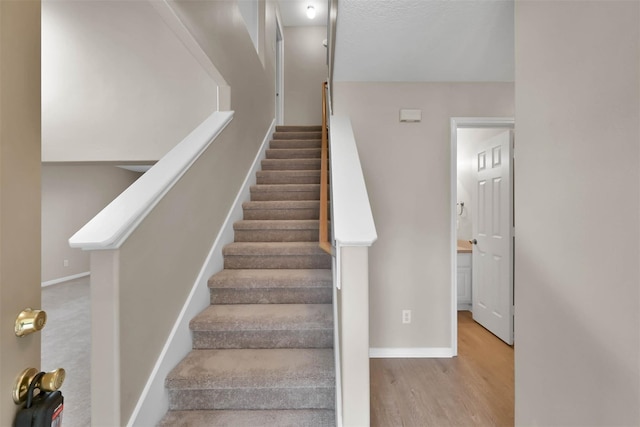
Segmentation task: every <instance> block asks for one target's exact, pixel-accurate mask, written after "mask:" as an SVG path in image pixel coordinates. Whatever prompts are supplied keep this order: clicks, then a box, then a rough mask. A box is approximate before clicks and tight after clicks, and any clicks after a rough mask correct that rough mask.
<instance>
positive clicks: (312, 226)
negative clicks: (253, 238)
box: [233, 219, 320, 231]
mask: <svg viewBox="0 0 640 427" xmlns="http://www.w3.org/2000/svg"><path fill="white" fill-rule="evenodd" d="M319 226H320V224H319V222H318V221H317V220H314V219H295V220H293V219H292V220H262V221H257V220H241V221H237V222H236V223H234V224H233V229H234V230H236V231H238V230H263V229H270V230H274V229H275V230H317V229H318V227H319Z"/></svg>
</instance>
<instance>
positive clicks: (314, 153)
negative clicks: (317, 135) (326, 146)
mask: <svg viewBox="0 0 640 427" xmlns="http://www.w3.org/2000/svg"><path fill="white" fill-rule="evenodd" d="M320 154H321V153H320V149H319V148H318V149H307V150H296V149H277V150H274V149H269V150H267V152H266V157H267V159H319V158H320Z"/></svg>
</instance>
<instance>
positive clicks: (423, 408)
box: [370, 311, 514, 427]
mask: <svg viewBox="0 0 640 427" xmlns="http://www.w3.org/2000/svg"><path fill="white" fill-rule="evenodd" d="M370 366H371V368H370V369H371V426H372V427H396V426H407V427H413V426H438V427H439V426H513V425H514V376H513V348H512V347H510V346H508V345H507V344H505V343H504V342H502V341H500V340H499V339H498V338H496V337H495V336H494V335H493V334H491V333H490V332H488V331H487V330H486V329H484V328H483V327H482V326H480V325H478V324H477V323H475V322H474V321H473V320H472V318H471V313H470V312H467V311H464V312H458V357H455V358H450V359H371V365H370Z"/></svg>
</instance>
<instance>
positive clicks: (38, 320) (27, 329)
mask: <svg viewBox="0 0 640 427" xmlns="http://www.w3.org/2000/svg"><path fill="white" fill-rule="evenodd" d="M46 323H47V313H45V312H44V311H43V310H32V309H30V308H25V309H24V310H22V311H21V312H20V314H18V317H17V318H16V323H15V333H16V336H19V337H23V336H25V335H29V334H32V333H34V332H38V331H39V330H40V329H42V328H44V325H45V324H46Z"/></svg>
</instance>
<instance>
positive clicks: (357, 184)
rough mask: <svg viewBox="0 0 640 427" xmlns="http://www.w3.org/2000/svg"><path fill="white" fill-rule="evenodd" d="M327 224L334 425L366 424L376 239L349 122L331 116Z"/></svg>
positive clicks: (341, 117) (351, 425)
mask: <svg viewBox="0 0 640 427" xmlns="http://www.w3.org/2000/svg"><path fill="white" fill-rule="evenodd" d="M330 132H331V138H330V142H331V148H330V151H331V156H330V161H331V168H330V169H331V209H332V213H331V215H332V216H331V218H332V219H331V225H332V228H333V238H334V241H335V247H336V262H335V268H336V277H335V279H336V284H335V285H336V287H337V292H336V294H335V296H336V299H337V301H336V302H335V303H336V304H337V307H338V308H337V310H336V318H335V319H334V320H335V322H336V325H337V326H336V327H337V328H338V337H339V339H338V341H337V349H336V351H337V353H338V355H337V356H336V361H337V363H338V364H339V365H338V366H337V368H336V372H337V376H338V378H337V385H338V393H337V411H336V413H337V419H338V426H339V427H340V426H345V427H359V426H368V425H369V422H370V420H369V418H370V415H369V406H370V402H369V400H370V397H369V395H370V390H369V247H370V246H371V245H373V243H374V242H375V241H376V239H377V238H378V235H377V233H376V227H375V224H374V221H373V214H372V212H371V204H370V203H369V196H368V195H367V187H366V185H365V181H364V176H363V173H362V166H361V164H360V157H359V155H358V148H357V145H356V141H355V138H354V135H353V129H352V127H351V121H350V120H349V118H348V117H344V116H332V117H331V123H330Z"/></svg>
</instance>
